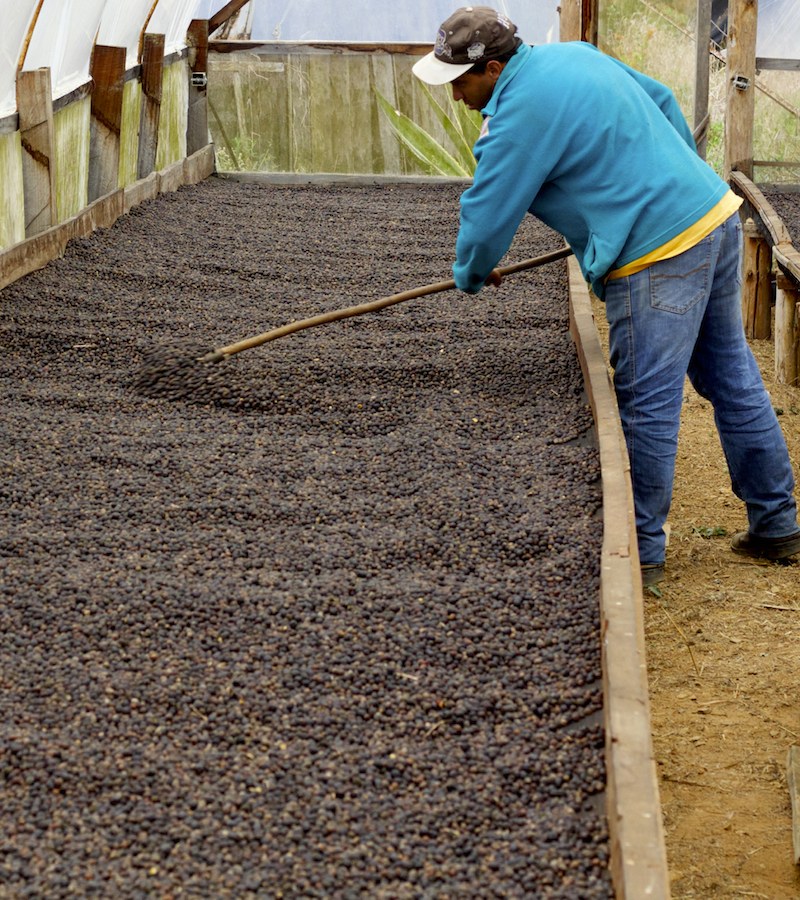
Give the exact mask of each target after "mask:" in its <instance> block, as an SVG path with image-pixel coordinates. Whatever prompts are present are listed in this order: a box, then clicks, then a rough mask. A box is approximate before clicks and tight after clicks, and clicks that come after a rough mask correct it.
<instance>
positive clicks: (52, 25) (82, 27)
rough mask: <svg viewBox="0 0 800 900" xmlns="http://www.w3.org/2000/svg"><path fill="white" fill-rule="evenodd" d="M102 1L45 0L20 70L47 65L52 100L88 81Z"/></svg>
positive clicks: (103, 3)
mask: <svg viewBox="0 0 800 900" xmlns="http://www.w3.org/2000/svg"><path fill="white" fill-rule="evenodd" d="M104 6H105V0H44V2H43V4H42V8H41V10H40V12H39V16H38V18H37V20H36V25H35V26H34V28H33V34H32V35H31V42H30V45H29V46H28V52H27V54H26V55H25V62H24V64H23V69H40V68H42V67H46V66H49V67H50V80H51V84H52V90H53V99H56V98H58V97H63V96H64V94H68V93H69V92H70V91H72V90H74V89H75V88H77V87H79V86H80V85H82V84H86V82H87V81H88V80H89V63H90V61H91V56H92V47H93V46H94V39H95V36H96V34H97V26H98V25H99V24H100V16H101V14H102V12H103V7H104Z"/></svg>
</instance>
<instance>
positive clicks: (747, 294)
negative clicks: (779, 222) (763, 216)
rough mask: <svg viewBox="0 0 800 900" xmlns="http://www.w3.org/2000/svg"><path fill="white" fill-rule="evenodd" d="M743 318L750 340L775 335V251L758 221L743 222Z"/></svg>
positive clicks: (763, 338) (764, 338)
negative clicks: (773, 290)
mask: <svg viewBox="0 0 800 900" xmlns="http://www.w3.org/2000/svg"><path fill="white" fill-rule="evenodd" d="M743 275H744V282H743V284H742V319H743V320H744V330H745V334H746V335H747V337H748V339H752V338H756V339H757V340H766V339H768V338H769V337H770V336H771V334H772V252H771V250H770V246H769V243H768V242H767V241H766V240H765V239H764V238H763V237H762V236H761V233H760V232H759V230H758V228H757V227H756V224H755V222H753V220H752V219H748V220H747V221H746V222H745V223H744V264H743Z"/></svg>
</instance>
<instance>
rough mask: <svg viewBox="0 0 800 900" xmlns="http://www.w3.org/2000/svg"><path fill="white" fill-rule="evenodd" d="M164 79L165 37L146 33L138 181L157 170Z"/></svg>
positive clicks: (143, 56)
mask: <svg viewBox="0 0 800 900" xmlns="http://www.w3.org/2000/svg"><path fill="white" fill-rule="evenodd" d="M163 76H164V35H163V34H146V35H145V36H144V42H143V45H142V112H141V116H140V119H139V159H138V166H137V173H136V174H137V176H138V177H139V178H147V176H148V175H149V174H150V173H151V172H152V171H153V170H154V169H155V167H156V151H157V150H158V123H159V119H160V118H161V93H162V84H163Z"/></svg>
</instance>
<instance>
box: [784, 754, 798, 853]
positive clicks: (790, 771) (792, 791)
mask: <svg viewBox="0 0 800 900" xmlns="http://www.w3.org/2000/svg"><path fill="white" fill-rule="evenodd" d="M786 780H787V782H788V784H789V799H790V800H791V803H792V847H793V850H794V857H793V859H794V864H795V865H796V866H797V865H800V747H797V746H795V747H789V756H788V760H787V764H786Z"/></svg>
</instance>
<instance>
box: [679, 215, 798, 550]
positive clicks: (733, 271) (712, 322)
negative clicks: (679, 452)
mask: <svg viewBox="0 0 800 900" xmlns="http://www.w3.org/2000/svg"><path fill="white" fill-rule="evenodd" d="M718 231H719V232H720V253H719V258H718V261H717V265H716V269H715V273H714V282H713V285H712V289H711V293H710V297H709V301H708V307H707V309H706V314H705V317H704V319H703V323H702V327H701V328H700V333H699V335H698V339H697V345H696V347H695V349H694V353H693V355H692V358H691V361H690V363H689V370H688V374H689V378H690V379H691V382H692V384H693V385H694V387H695V389H696V390H697V392H698V393H699V394H701V395H702V396H703V397H705V398H707V399H708V400H709V401H711V403H712V405H713V407H714V418H715V421H716V424H717V430H718V432H719V436H720V441H721V443H722V449H723V451H724V453H725V459H726V461H727V463H728V469H729V472H730V475H731V484H732V487H733V491H734V493H735V494H736V496H737V497H739V499H741V500H743V501H744V502H745V505H746V507H747V515H748V525H749V531H750V532H751V533H752V534H756V535H758V536H760V537H783V536H785V535H788V534H791V533H792V532H794V531H796V530H797V518H796V517H797V510H796V505H795V500H794V494H793V492H794V476H793V472H792V465H791V461H790V459H789V454H788V451H787V449H786V441H785V439H784V436H783V432H782V431H781V427H780V424H779V422H778V419H777V416H776V415H775V411H774V409H773V406H772V401H771V400H770V397H769V394H768V393H767V391H766V389H765V387H764V382H763V380H762V378H761V373H760V371H759V368H758V364H757V363H756V361H755V359H754V357H753V354H752V352H751V350H750V347H749V346H748V344H747V341H746V339H745V335H744V329H743V326H742V316H741V263H740V259H741V224H740V220H739V217H738V215H736V216H733V217H732V218H731V219H729V220H728V221H727V222H726V223H724V224H723V225H722V226H721V227H720V228H719V229H718Z"/></svg>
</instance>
